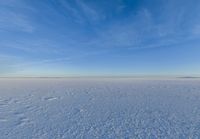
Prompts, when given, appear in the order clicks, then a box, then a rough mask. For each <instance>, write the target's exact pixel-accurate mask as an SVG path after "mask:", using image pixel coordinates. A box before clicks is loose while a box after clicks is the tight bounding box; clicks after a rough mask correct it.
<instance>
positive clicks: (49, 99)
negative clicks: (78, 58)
mask: <svg viewBox="0 0 200 139" xmlns="http://www.w3.org/2000/svg"><path fill="white" fill-rule="evenodd" d="M57 99H59V98H58V97H45V98H44V100H47V101H52V100H57Z"/></svg>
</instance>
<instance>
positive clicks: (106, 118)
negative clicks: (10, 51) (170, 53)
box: [0, 78, 200, 139]
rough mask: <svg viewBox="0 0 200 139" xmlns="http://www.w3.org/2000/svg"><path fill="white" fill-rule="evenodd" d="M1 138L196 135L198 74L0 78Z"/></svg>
mask: <svg viewBox="0 0 200 139" xmlns="http://www.w3.org/2000/svg"><path fill="white" fill-rule="evenodd" d="M0 135H1V137H0V138H1V139H79V138H80V139H81V138H83V139H95V138H99V139H118V138H119V139H120V138H121V139H129V138H130V139H132V138H138V139H140V138H141V139H144V138H149V139H155V138H161V139H170V138H171V139H174V138H180V139H189V138H191V139H193V138H200V80H198V79H167V80H161V79H146V80H145V79H125V78H124V79H123V78H119V79H118V78H115V79H114V78H113V79H112V78H99V79H98V78H96V79H94V78H91V79H89V78H88V79H83V78H71V79H53V78H52V79H50V78H48V79H34V78H33V79H28V78H27V79H5V78H4V79H3V78H2V79H0Z"/></svg>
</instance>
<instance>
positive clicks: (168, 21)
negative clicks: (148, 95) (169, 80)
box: [0, 0, 200, 76]
mask: <svg viewBox="0 0 200 139" xmlns="http://www.w3.org/2000/svg"><path fill="white" fill-rule="evenodd" d="M0 1H1V2H0V76H73V75H86V76H87V75H117V76H118V75H183V76H185V75H187V76H190V75H200V1H199V0H0Z"/></svg>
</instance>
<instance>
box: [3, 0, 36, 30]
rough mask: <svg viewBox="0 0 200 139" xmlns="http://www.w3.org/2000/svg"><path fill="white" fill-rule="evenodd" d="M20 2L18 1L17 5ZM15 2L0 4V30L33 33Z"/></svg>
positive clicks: (32, 28) (27, 18)
mask: <svg viewBox="0 0 200 139" xmlns="http://www.w3.org/2000/svg"><path fill="white" fill-rule="evenodd" d="M20 2H21V1H19V0H18V2H17V4H19V3H20ZM15 4H16V1H12V0H8V1H7V2H6V1H4V0H3V1H2V2H1V4H0V30H4V31H13V30H14V31H23V32H33V31H34V30H35V28H34V26H33V25H32V23H31V21H29V20H30V19H29V17H28V16H27V15H26V14H25V13H24V12H22V11H21V9H20V7H18V5H17V4H16V5H15Z"/></svg>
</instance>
